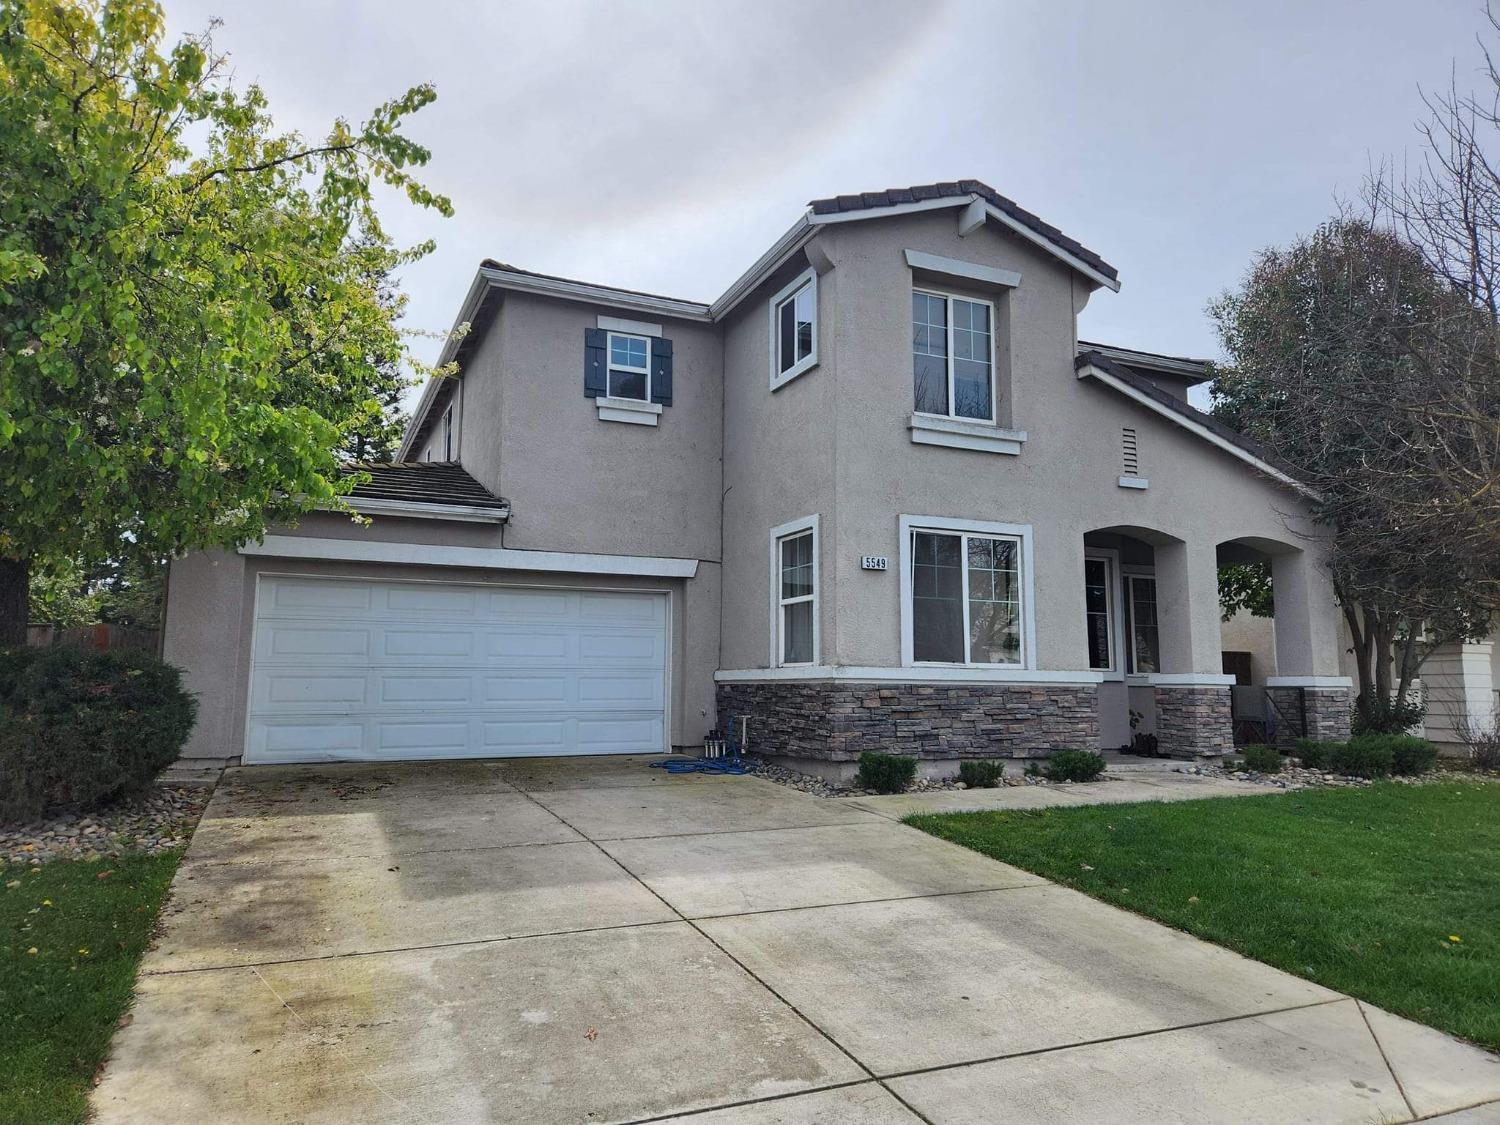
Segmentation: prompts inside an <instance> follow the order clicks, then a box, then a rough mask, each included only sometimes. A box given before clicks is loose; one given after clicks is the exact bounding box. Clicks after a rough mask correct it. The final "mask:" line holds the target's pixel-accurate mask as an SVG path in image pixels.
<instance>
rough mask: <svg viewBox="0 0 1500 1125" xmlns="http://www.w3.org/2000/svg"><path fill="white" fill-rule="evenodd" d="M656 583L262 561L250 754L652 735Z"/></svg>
mask: <svg viewBox="0 0 1500 1125" xmlns="http://www.w3.org/2000/svg"><path fill="white" fill-rule="evenodd" d="M666 622H667V604H666V598H665V596H663V595H660V594H644V593H641V594H637V593H624V592H613V591H562V590H534V589H528V588H525V587H508V588H505V589H497V588H495V587H486V586H472V585H469V586H465V585H459V584H452V585H444V584H438V583H400V582H382V581H378V580H369V581H364V580H352V579H339V580H321V579H310V578H307V579H304V578H295V579H294V578H281V577H274V576H268V577H266V578H265V579H263V580H262V590H261V593H260V596H259V597H258V599H257V610H256V625H255V630H256V632H255V643H254V645H253V652H254V659H253V661H252V668H251V674H250V717H249V730H248V732H247V738H246V754H247V760H249V761H333V760H360V759H367V760H399V759H411V758H455V757H485V756H508V755H538V754H582V753H595V754H599V753H651V752H655V751H658V750H661V749H663V748H664V744H665V738H664V735H665V729H666V722H665V712H666V681H667V675H666V666H667V663H666V662H667V654H668V649H667V629H666Z"/></svg>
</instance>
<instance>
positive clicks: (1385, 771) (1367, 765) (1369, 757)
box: [1328, 734, 1396, 777]
mask: <svg viewBox="0 0 1500 1125" xmlns="http://www.w3.org/2000/svg"><path fill="white" fill-rule="evenodd" d="M1388 737H1389V736H1387V735H1379V734H1374V735H1371V734H1361V735H1356V736H1355V737H1353V738H1351V739H1350V740H1349V741H1348V742H1341V743H1336V744H1335V745H1334V747H1333V749H1332V751H1331V752H1330V753H1329V755H1328V768H1329V769H1331V770H1333V772H1334V773H1342V774H1346V775H1348V776H1349V777H1390V776H1391V769H1392V768H1393V767H1394V766H1395V763H1396V755H1395V753H1394V752H1393V751H1392V750H1391V747H1390V744H1389V742H1388Z"/></svg>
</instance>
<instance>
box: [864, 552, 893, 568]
mask: <svg viewBox="0 0 1500 1125" xmlns="http://www.w3.org/2000/svg"><path fill="white" fill-rule="evenodd" d="M859 565H860V568H861V569H863V570H885V569H886V568H887V567H889V566H890V560H889V559H888V558H886V557H885V556H884V555H865V556H863V557H862V558H861V559H860V560H859Z"/></svg>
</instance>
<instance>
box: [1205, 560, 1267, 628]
mask: <svg viewBox="0 0 1500 1125" xmlns="http://www.w3.org/2000/svg"><path fill="white" fill-rule="evenodd" d="M1240 610H1245V611H1246V612H1247V613H1249V614H1250V615H1251V616H1253V617H1275V616H1276V599H1275V598H1274V597H1273V596H1272V593H1271V567H1270V564H1269V563H1264V562H1254V563H1230V564H1229V565H1227V566H1221V567H1219V613H1220V616H1222V617H1223V618H1224V620H1225V621H1228V620H1229V619H1230V618H1231V617H1233V616H1234V615H1235V614H1236V613H1238V612H1239V611H1240Z"/></svg>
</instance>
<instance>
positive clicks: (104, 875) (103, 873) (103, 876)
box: [94, 871, 114, 879]
mask: <svg viewBox="0 0 1500 1125" xmlns="http://www.w3.org/2000/svg"><path fill="white" fill-rule="evenodd" d="M113 874H114V872H113V871H101V872H99V874H97V875H95V876H94V878H95V879H108V878H109V877H110V876H111V875H113Z"/></svg>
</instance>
